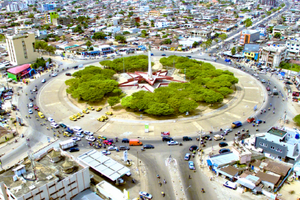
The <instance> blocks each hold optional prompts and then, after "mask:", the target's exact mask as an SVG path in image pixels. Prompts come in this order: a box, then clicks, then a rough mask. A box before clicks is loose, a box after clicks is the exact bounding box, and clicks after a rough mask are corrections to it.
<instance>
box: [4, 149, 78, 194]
mask: <svg viewBox="0 0 300 200" xmlns="http://www.w3.org/2000/svg"><path fill="white" fill-rule="evenodd" d="M52 151H53V150H52ZM52 151H50V152H49V153H48V154H47V155H50V154H51V152H52ZM47 155H46V156H43V157H42V158H41V159H40V160H39V161H34V163H31V161H30V160H29V159H25V161H24V162H23V163H22V165H24V167H25V171H24V173H23V174H22V175H19V176H18V177H17V178H16V179H15V180H16V181H14V177H15V172H14V171H16V169H17V168H21V166H22V165H18V166H14V167H12V168H11V169H9V170H7V171H5V172H4V173H2V174H1V175H0V179H1V181H3V182H4V183H5V185H6V186H7V187H8V188H9V190H10V191H11V193H13V194H14V195H15V196H16V197H20V196H23V195H24V194H27V193H28V192H30V191H31V190H34V189H36V188H38V187H41V186H43V185H45V184H47V183H49V182H51V181H53V180H56V181H60V180H63V179H64V178H66V177H68V176H70V175H71V174H73V173H75V172H77V171H78V170H81V169H83V167H81V166H80V165H78V164H77V163H76V162H73V161H70V160H71V159H70V158H68V157H66V156H63V155H62V157H61V160H59V161H58V162H56V163H52V162H51V161H50V158H49V157H48V156H47ZM69 161H70V162H69ZM32 164H33V165H32ZM66 164H67V165H70V164H72V166H73V168H74V171H73V172H72V173H68V174H67V173H65V172H64V171H63V169H65V167H66ZM32 166H34V171H33V168H32ZM34 172H35V173H34Z"/></svg>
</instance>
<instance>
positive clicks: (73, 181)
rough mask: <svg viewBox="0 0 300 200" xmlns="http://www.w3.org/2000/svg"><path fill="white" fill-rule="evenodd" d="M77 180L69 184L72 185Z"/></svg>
mask: <svg viewBox="0 0 300 200" xmlns="http://www.w3.org/2000/svg"><path fill="white" fill-rule="evenodd" d="M75 182H76V181H73V182H72V183H69V184H68V186H70V185H72V184H73V183H75Z"/></svg>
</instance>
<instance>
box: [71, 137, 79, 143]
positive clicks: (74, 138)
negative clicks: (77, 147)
mask: <svg viewBox="0 0 300 200" xmlns="http://www.w3.org/2000/svg"><path fill="white" fill-rule="evenodd" d="M72 140H74V141H76V142H77V141H80V140H81V138H80V137H72Z"/></svg>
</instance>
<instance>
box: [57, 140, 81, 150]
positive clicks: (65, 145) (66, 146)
mask: <svg viewBox="0 0 300 200" xmlns="http://www.w3.org/2000/svg"><path fill="white" fill-rule="evenodd" d="M74 146H77V143H76V141H74V140H73V139H70V140H66V141H63V142H61V143H59V147H60V148H61V149H62V150H66V149H69V148H71V147H74Z"/></svg>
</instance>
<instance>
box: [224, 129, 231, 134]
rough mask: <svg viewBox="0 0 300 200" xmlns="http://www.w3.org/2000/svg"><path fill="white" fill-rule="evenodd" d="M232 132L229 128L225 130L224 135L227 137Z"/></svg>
mask: <svg viewBox="0 0 300 200" xmlns="http://www.w3.org/2000/svg"><path fill="white" fill-rule="evenodd" d="M230 132H232V129H231V128H227V129H225V130H224V133H225V135H227V134H228V133H230Z"/></svg>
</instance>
